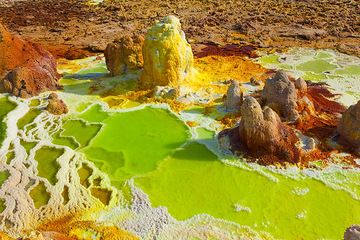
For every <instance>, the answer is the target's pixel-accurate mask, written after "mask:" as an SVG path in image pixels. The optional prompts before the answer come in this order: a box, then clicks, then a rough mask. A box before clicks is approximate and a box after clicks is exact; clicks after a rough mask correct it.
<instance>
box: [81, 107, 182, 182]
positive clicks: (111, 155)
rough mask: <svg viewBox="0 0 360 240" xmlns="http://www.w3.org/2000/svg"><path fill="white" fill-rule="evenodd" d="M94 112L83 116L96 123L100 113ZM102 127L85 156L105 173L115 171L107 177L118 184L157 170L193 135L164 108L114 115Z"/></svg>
mask: <svg viewBox="0 0 360 240" xmlns="http://www.w3.org/2000/svg"><path fill="white" fill-rule="evenodd" d="M97 110H99V111H100V108H97ZM90 111H91V112H90V113H85V114H82V116H83V117H85V118H86V119H88V120H91V119H93V120H94V119H95V116H91V114H95V113H96V112H93V111H94V110H93V108H91V109H90ZM89 114H90V115H89ZM101 114H102V113H101V112H100V115H101ZM95 115H96V114H95ZM96 120H99V118H96ZM102 124H103V128H102V130H101V131H100V132H99V133H98V135H97V136H96V137H95V138H93V140H92V142H91V144H90V146H88V147H87V148H85V149H84V150H83V152H84V153H85V154H86V155H87V157H88V158H89V159H90V160H92V161H94V162H95V163H96V165H97V166H99V167H100V169H101V170H103V171H105V172H107V171H106V169H109V170H110V169H111V171H110V172H107V173H108V174H109V175H110V178H111V180H112V181H114V182H116V181H123V180H125V179H128V178H130V177H132V176H135V175H137V174H142V173H146V172H149V171H152V170H154V169H156V167H157V165H158V163H159V162H160V161H161V160H163V159H164V158H165V157H166V156H167V155H168V154H170V153H171V152H172V151H173V150H174V149H176V148H177V147H179V146H181V145H182V144H183V143H184V142H185V141H186V139H187V137H188V135H189V133H188V130H187V127H186V126H185V125H184V124H183V123H182V122H181V121H180V120H178V119H177V118H176V117H175V116H174V115H172V114H170V112H169V111H168V110H164V109H160V108H152V107H147V108H144V109H141V110H137V111H131V112H117V113H112V114H111V116H109V117H107V118H106V119H104V120H103V121H102Z"/></svg>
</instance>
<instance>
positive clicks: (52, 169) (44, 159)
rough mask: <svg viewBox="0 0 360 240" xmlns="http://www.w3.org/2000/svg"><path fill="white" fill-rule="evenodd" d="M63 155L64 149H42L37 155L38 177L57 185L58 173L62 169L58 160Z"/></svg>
mask: <svg viewBox="0 0 360 240" xmlns="http://www.w3.org/2000/svg"><path fill="white" fill-rule="evenodd" d="M62 154H63V150H62V149H57V148H51V147H43V148H40V149H39V150H37V151H36V154H35V160H36V161H37V162H38V166H37V169H38V172H39V173H38V175H39V176H40V177H44V178H46V179H47V180H49V182H50V183H51V184H52V185H55V184H56V182H57V179H56V173H57V171H58V170H59V168H60V166H59V164H58V163H57V161H56V159H58V158H59V157H60V156H61V155H62Z"/></svg>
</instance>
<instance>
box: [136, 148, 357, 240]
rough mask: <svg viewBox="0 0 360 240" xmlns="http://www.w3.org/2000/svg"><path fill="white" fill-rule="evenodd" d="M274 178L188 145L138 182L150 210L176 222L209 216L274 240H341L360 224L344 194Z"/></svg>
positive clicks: (314, 184)
mask: <svg viewBox="0 0 360 240" xmlns="http://www.w3.org/2000/svg"><path fill="white" fill-rule="evenodd" d="M276 177H277V178H279V182H277V183H276V182H273V181H271V180H269V179H268V178H266V177H264V176H262V175H259V174H258V173H256V172H251V171H247V170H242V169H239V168H236V167H232V166H227V165H225V164H223V163H221V162H220V161H219V160H218V159H217V157H216V156H215V155H214V154H213V153H211V152H210V151H209V150H208V149H207V148H206V147H204V146H203V145H201V144H198V143H190V144H188V145H187V146H186V147H184V148H183V149H181V150H179V151H176V152H175V153H174V154H172V155H171V156H170V157H168V158H167V159H166V160H164V161H163V162H162V163H161V165H160V166H159V168H158V169H157V170H156V171H154V172H151V173H149V174H146V175H145V176H143V177H139V178H136V183H137V184H138V185H139V186H140V187H141V188H142V189H143V190H144V191H145V192H146V193H147V194H149V197H150V200H151V202H152V204H153V206H166V207H167V208H168V210H169V212H170V213H171V214H172V215H173V216H174V217H176V218H178V219H181V220H185V219H187V218H191V217H192V216H194V215H196V214H201V213H208V214H210V215H212V216H214V217H217V218H222V219H225V220H229V221H234V222H237V223H239V224H241V225H248V226H250V227H252V228H254V229H255V230H261V231H266V232H269V233H270V234H272V235H273V236H274V237H275V238H285V239H316V238H325V239H340V238H341V237H342V233H343V231H344V229H345V228H346V227H347V226H349V225H351V224H353V223H356V222H359V221H360V204H359V201H357V200H354V199H353V198H351V196H350V195H349V194H348V193H346V192H342V191H335V190H332V189H330V188H328V187H327V186H326V185H324V184H322V183H321V182H318V181H316V180H311V179H306V180H300V181H296V180H292V179H290V178H287V177H285V176H281V175H278V176H276ZM297 189H300V190H298V192H300V193H298V194H296V190H297ZM301 190H302V191H301ZM302 192H303V193H302ZM301 194H304V195H301Z"/></svg>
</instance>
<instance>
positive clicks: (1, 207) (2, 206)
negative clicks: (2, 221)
mask: <svg viewBox="0 0 360 240" xmlns="http://www.w3.org/2000/svg"><path fill="white" fill-rule="evenodd" d="M5 208H6V205H5V200H4V199H2V198H0V213H2V212H3V211H4V210H5Z"/></svg>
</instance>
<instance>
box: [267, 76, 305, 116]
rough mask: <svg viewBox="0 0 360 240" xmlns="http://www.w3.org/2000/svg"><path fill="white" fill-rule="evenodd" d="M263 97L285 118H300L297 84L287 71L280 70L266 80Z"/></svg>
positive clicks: (268, 104)
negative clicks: (292, 80)
mask: <svg viewBox="0 0 360 240" xmlns="http://www.w3.org/2000/svg"><path fill="white" fill-rule="evenodd" d="M261 99H262V101H263V102H264V103H265V105H267V106H269V107H270V108H272V109H273V110H274V111H276V112H277V113H278V114H279V115H280V116H281V117H282V118H283V119H285V120H287V121H296V120H297V119H298V118H299V113H298V112H297V110H296V108H297V93H296V88H295V84H294V83H293V82H291V81H290V80H289V78H288V76H287V75H286V73H285V72H283V71H278V72H277V73H276V74H275V76H274V77H272V78H269V79H268V80H266V83H265V87H264V89H263V91H262V94H261Z"/></svg>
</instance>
